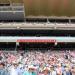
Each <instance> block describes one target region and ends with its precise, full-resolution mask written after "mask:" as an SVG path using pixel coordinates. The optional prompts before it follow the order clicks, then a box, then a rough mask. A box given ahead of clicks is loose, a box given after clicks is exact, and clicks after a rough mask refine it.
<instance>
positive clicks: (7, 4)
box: [0, 0, 75, 50]
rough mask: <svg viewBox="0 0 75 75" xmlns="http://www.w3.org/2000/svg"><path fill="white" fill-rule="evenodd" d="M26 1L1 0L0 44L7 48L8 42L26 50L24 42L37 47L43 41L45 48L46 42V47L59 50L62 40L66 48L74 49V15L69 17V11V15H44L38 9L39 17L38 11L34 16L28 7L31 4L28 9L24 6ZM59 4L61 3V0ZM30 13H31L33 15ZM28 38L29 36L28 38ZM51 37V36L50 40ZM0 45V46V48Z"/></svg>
mask: <svg viewBox="0 0 75 75" xmlns="http://www.w3.org/2000/svg"><path fill="white" fill-rule="evenodd" d="M39 1H40V0H39ZM39 1H38V3H39ZM23 2H25V3H23ZM32 2H33V1H32ZM32 2H31V3H32ZM26 3H28V2H26V0H23V1H21V0H16V1H15V0H3V1H2V0H0V36H1V37H0V42H1V44H2V45H3V44H6V45H4V46H7V47H5V48H8V47H9V46H8V45H9V44H11V45H12V47H13V46H14V48H16V47H18V48H20V47H21V48H22V49H23V50H25V49H26V47H27V45H28V46H29V47H30V45H32V46H33V47H35V46H36V45H37V47H38V48H39V47H40V44H42V45H43V46H44V45H46V46H45V49H46V48H47V45H48V48H47V49H50V48H52V47H54V48H57V49H58V48H59V49H60V48H61V47H62V48H63V44H62V43H64V46H65V49H66V48H70V47H71V48H72V47H73V48H72V49H74V44H75V38H74V37H75V33H74V32H75V17H74V16H72V15H71V14H69V16H67V15H66V16H65V15H61V16H58V14H57V15H52V14H50V15H49V16H48V15H46V14H44V15H43V16H42V15H41V12H39V13H40V15H41V16H39V13H38V16H35V15H36V14H37V13H35V14H34V13H33V11H34V9H35V8H34V9H31V8H32V7H31V8H30V6H29V8H28V9H27V4H26ZM32 4H33V3H32ZM35 4H36V1H35ZM33 5H34V4H33ZM62 5H64V2H63V4H62ZM36 6H37V5H35V7H36ZM37 7H38V6H37ZM30 9H31V11H30ZM36 9H37V8H36ZM39 9H41V8H39ZM67 9H68V7H67ZM47 10H48V9H47ZM36 11H38V10H36ZM36 11H35V12H36ZM41 11H42V9H41ZM59 11H60V10H59ZM63 11H64V10H63ZM27 12H28V13H27ZM29 12H31V13H29ZM43 12H44V11H43ZM46 12H47V11H46ZM32 13H33V14H34V15H32ZM28 14H29V15H28ZM47 14H48V13H47ZM27 15H28V16H27ZM27 37H28V38H29V39H27ZM51 37H53V39H51ZM9 38H10V39H9ZM31 38H34V39H31ZM48 38H49V39H48ZM68 38H69V39H68ZM39 39H41V40H39ZM64 39H65V40H64ZM17 43H18V45H17ZM34 43H35V44H34ZM1 44H0V45H1ZM55 44H56V46H55ZM70 44H71V46H70ZM2 45H1V46H0V47H2ZM22 45H23V46H22ZM34 45H35V46H34ZM49 45H50V47H49ZM72 45H73V46H72ZM51 46H52V47H51ZM69 46H70V47H69ZM37 47H35V48H37ZM12 49H13V48H12ZM17 50H18V49H17Z"/></svg>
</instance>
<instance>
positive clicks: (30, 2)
mask: <svg viewBox="0 0 75 75" xmlns="http://www.w3.org/2000/svg"><path fill="white" fill-rule="evenodd" d="M4 2H9V0H0V3H4ZM11 2H12V3H24V5H25V12H26V16H75V0H11Z"/></svg>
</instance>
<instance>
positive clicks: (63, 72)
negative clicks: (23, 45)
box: [0, 50, 75, 75]
mask: <svg viewBox="0 0 75 75" xmlns="http://www.w3.org/2000/svg"><path fill="white" fill-rule="evenodd" d="M74 53H75V51H56V50H53V51H52V50H47V51H43V52H41V51H40V50H39V51H35V50H30V51H26V52H3V51H0V75H75V54H74Z"/></svg>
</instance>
